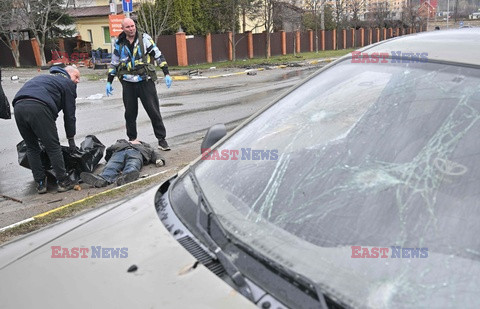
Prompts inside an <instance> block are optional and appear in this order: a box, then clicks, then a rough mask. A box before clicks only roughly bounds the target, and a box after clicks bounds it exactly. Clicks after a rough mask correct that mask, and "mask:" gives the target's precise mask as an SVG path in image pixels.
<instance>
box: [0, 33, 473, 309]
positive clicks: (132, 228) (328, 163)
mask: <svg viewBox="0 0 480 309" xmlns="http://www.w3.org/2000/svg"><path fill="white" fill-rule="evenodd" d="M479 50H480V30H479V29H457V30H447V31H434V32H429V33H422V34H415V35H409V36H405V37H398V38H394V39H391V40H388V41H385V42H381V43H378V44H375V45H371V46H368V47H366V48H364V49H362V50H359V51H357V52H354V53H352V54H349V55H348V56H345V57H343V58H341V59H339V60H338V61H336V62H334V63H332V64H330V65H328V66H326V67H325V68H323V69H321V70H320V71H318V72H317V73H315V74H314V75H312V76H311V77H310V78H309V79H307V80H306V81H304V82H303V83H302V84H300V85H298V86H297V87H295V88H294V89H292V90H291V91H290V92H289V93H287V94H286V95H284V96H282V97H281V98H279V99H278V100H275V101H274V102H273V103H272V104H270V105H269V106H267V107H266V108H264V109H263V110H261V111H260V112H258V113H256V114H255V115H253V116H252V117H251V118H250V119H248V120H247V121H246V122H245V123H244V124H242V125H241V126H239V127H237V128H236V129H235V130H234V131H233V132H230V133H229V134H228V135H226V136H224V135H225V134H226V130H225V128H224V127H223V126H222V125H217V126H214V127H212V128H211V129H210V130H209V132H208V133H207V135H206V137H205V140H204V143H203V144H202V148H203V149H202V155H201V156H199V157H198V159H197V160H195V161H194V162H192V163H191V164H190V165H189V166H188V167H186V168H185V169H184V170H183V171H181V172H180V173H179V174H178V175H177V176H176V177H174V178H172V179H170V180H169V181H167V182H165V183H164V184H162V185H161V186H160V187H159V188H158V189H153V190H150V191H147V192H145V193H144V194H143V195H142V196H138V197H135V198H132V199H131V200H128V201H123V202H122V203H118V204H114V205H109V206H107V207H106V208H102V209H99V210H96V211H93V212H90V213H87V214H85V215H83V216H81V217H77V218H74V219H72V220H69V221H66V222H64V223H61V224H58V225H56V226H54V227H51V228H48V229H46V230H43V231H40V232H37V233H35V234H32V235H29V236H27V237H25V238H23V239H20V240H19V241H16V242H13V243H11V244H9V245H6V246H4V247H2V248H0V256H1V257H0V278H1V279H0V299H2V307H4V308H28V307H45V308H46V307H54V308H55V307H58V308H60V307H62V308H65V307H85V306H94V307H101V306H103V307H114V308H131V307H136V308H145V307H156V308H248V307H253V306H257V307H260V308H350V307H351V308H364V307H365V308H440V307H442V308H445V307H452V308H453V307H454V308H457V307H459V308H463V307H469V308H477V307H480V298H479V297H478V295H480V284H479V283H478V281H477V277H478V276H479V275H480V263H479V261H480V241H479V240H478V239H477V235H478V234H480V224H478V222H479V220H480V212H479V211H480V189H479V188H480V59H479V56H480V54H479V52H478V51H479ZM162 223H163V224H162ZM52 247H55V248H52ZM182 247H183V248H182ZM64 248H66V249H65V250H64ZM74 248H77V250H75V251H72V250H73V249H74ZM82 248H85V249H88V252H84V253H85V255H86V257H85V258H84V259H82V258H80V257H76V258H66V257H65V255H66V254H65V253H68V255H70V256H71V255H72V253H74V254H75V252H76V253H77V255H78V256H81V252H80V251H81V249H82ZM85 249H84V250H83V251H85ZM104 249H105V250H104ZM185 249H186V250H185ZM104 251H105V255H103V252H104ZM122 254H123V257H122ZM92 255H93V257H92ZM112 255H114V257H112ZM53 256H55V258H53ZM129 270H130V272H129ZM37 282H41V284H38V283H37ZM27 295H28V297H27Z"/></svg>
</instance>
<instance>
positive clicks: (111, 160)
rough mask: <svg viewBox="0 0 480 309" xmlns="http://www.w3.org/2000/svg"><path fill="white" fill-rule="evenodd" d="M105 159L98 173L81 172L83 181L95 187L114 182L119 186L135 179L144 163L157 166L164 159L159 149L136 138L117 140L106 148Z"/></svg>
mask: <svg viewBox="0 0 480 309" xmlns="http://www.w3.org/2000/svg"><path fill="white" fill-rule="evenodd" d="M105 160H106V161H107V164H106V165H105V168H104V169H103V171H102V172H101V173H100V174H99V175H95V174H92V173H86V172H83V173H81V174H80V178H81V179H82V180H83V182H85V183H87V184H89V185H91V186H94V187H96V188H101V187H105V186H107V185H109V184H111V183H114V182H116V183H117V185H118V186H121V185H124V184H126V183H129V182H132V181H135V180H137V179H138V177H140V170H141V169H142V167H143V165H144V164H149V163H155V165H156V166H157V167H160V166H163V165H165V159H164V158H163V157H162V155H161V154H160V151H158V150H157V149H154V148H153V147H151V146H150V145H149V144H147V143H145V142H142V141H138V140H134V141H127V140H124V139H119V140H117V142H116V143H115V144H113V145H112V146H110V147H108V148H107V151H106V155H105Z"/></svg>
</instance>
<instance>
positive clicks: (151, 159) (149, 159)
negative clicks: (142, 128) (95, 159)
mask: <svg viewBox="0 0 480 309" xmlns="http://www.w3.org/2000/svg"><path fill="white" fill-rule="evenodd" d="M128 148H132V149H136V150H138V151H139V152H140V153H141V154H142V157H143V164H149V163H156V162H157V160H162V161H163V163H164V164H165V159H164V158H163V156H162V155H161V153H160V151H158V150H157V149H155V148H152V146H150V145H149V144H147V143H145V142H142V141H141V142H140V144H132V143H130V142H128V141H127V140H124V139H118V140H117V142H116V143H115V144H113V145H111V146H110V147H108V148H107V151H106V154H105V161H108V160H110V158H111V157H112V155H113V154H114V153H115V152H118V151H121V150H124V149H128Z"/></svg>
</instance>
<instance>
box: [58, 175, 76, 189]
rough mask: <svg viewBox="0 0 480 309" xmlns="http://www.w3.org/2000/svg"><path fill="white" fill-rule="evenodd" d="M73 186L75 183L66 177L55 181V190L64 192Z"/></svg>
mask: <svg viewBox="0 0 480 309" xmlns="http://www.w3.org/2000/svg"><path fill="white" fill-rule="evenodd" d="M73 187H75V184H74V183H73V182H72V181H71V180H70V178H67V179H65V180H63V181H57V192H66V191H68V190H72V189H73Z"/></svg>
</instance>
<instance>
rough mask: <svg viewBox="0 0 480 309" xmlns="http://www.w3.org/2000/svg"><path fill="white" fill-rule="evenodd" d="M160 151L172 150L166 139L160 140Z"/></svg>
mask: <svg viewBox="0 0 480 309" xmlns="http://www.w3.org/2000/svg"><path fill="white" fill-rule="evenodd" d="M158 149H160V150H163V151H168V150H170V146H168V143H167V141H166V140H165V139H160V140H158Z"/></svg>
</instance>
